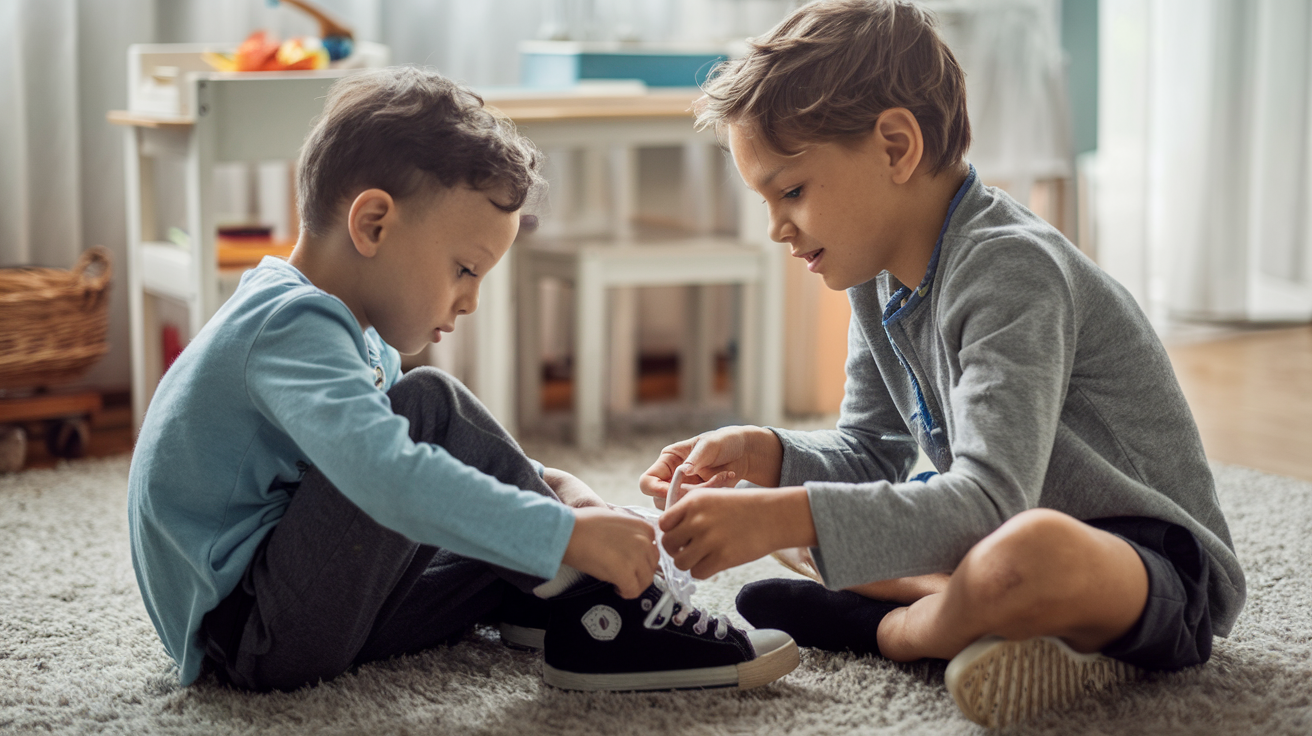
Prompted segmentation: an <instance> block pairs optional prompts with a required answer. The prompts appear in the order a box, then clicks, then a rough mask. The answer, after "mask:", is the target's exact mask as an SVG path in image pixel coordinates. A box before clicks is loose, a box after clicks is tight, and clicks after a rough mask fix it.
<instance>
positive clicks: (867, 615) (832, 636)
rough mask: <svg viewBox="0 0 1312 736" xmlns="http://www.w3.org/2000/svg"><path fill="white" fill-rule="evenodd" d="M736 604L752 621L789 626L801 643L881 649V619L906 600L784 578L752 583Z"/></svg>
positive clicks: (856, 649) (758, 624)
mask: <svg viewBox="0 0 1312 736" xmlns="http://www.w3.org/2000/svg"><path fill="white" fill-rule="evenodd" d="M737 604H738V612H739V613H740V614H742V617H743V618H745V619H747V620H748V621H749V622H751V624H752V625H753V626H755V627H756V628H758V629H780V630H782V631H785V632H787V633H788V634H789V636H792V637H793V640H794V641H796V642H797V643H798V645H799V646H804V647H815V648H816V649H824V650H826V651H830V652H844V651H850V652H856V653H858V654H879V641H878V632H879V622H880V621H883V620H884V616H885V615H887V614H888V612H889V611H892V610H893V609H894V608H901V607H902V606H904V605H906V604H903V603H893V602H891V601H877V600H874V599H872V598H866V597H865V596H862V595H857V594H856V593H853V592H851V591H848V590H829V589H828V588H826V587H824V586H823V585H820V584H819V583H816V582H813V581H810V580H785V579H783V578H775V579H772V580H760V581H757V582H755V583H748V584H747V585H745V586H743V589H742V590H741V591H739V593H738V601H737Z"/></svg>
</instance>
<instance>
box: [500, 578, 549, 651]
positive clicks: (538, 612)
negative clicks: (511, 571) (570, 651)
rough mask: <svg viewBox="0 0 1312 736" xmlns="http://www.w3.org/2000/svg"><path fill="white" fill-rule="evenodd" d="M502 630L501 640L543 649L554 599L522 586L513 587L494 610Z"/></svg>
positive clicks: (520, 647) (521, 646) (534, 648)
mask: <svg viewBox="0 0 1312 736" xmlns="http://www.w3.org/2000/svg"><path fill="white" fill-rule="evenodd" d="M492 616H493V620H495V621H497V625H498V628H499V629H500V630H501V643H502V644H505V645H506V646H508V647H510V648H511V649H528V650H532V651H539V650H541V649H542V641H543V639H544V638H545V637H546V635H547V621H548V620H549V619H550V616H551V602H550V601H547V600H543V599H542V598H539V597H537V596H536V595H533V594H532V593H524V592H521V591H519V590H511V592H509V593H508V594H506V600H505V601H503V602H502V604H501V605H500V606H499V607H498V608H497V610H496V611H494V612H493V614H492Z"/></svg>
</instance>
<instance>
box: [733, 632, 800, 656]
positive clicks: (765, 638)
mask: <svg viewBox="0 0 1312 736" xmlns="http://www.w3.org/2000/svg"><path fill="white" fill-rule="evenodd" d="M743 633H745V634H747V640H748V641H750V642H751V643H752V649H755V650H756V656H758V657H761V656H764V655H766V654H769V653H770V652H773V651H775V650H777V649H779V648H781V647H786V646H788V645H789V644H791V643H792V642H793V637H791V636H789V635H788V634H787V633H785V632H783V631H780V630H778V629H751V630H749V631H745V632H743Z"/></svg>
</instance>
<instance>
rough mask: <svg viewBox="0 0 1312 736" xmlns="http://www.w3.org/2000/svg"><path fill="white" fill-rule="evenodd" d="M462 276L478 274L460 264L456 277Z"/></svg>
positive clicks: (475, 275)
mask: <svg viewBox="0 0 1312 736" xmlns="http://www.w3.org/2000/svg"><path fill="white" fill-rule="evenodd" d="M463 276H474V277H477V276H478V274H476V273H474V272H473V271H470V270H469V269H467V268H465V267H464V266H461V267H460V271H459V272H458V273H456V278H461V277H463Z"/></svg>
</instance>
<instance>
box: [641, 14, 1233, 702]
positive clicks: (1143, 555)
mask: <svg viewBox="0 0 1312 736" xmlns="http://www.w3.org/2000/svg"><path fill="white" fill-rule="evenodd" d="M705 91H706V95H707V96H706V97H705V98H703V100H702V101H701V103H700V107H699V110H700V122H701V123H702V124H704V125H712V126H715V127H716V128H717V129H718V130H719V132H720V133H721V134H722V135H723V137H725V138H726V139H727V142H728V147H729V149H730V152H731V153H732V156H733V159H734V163H735V164H736V165H737V168H738V171H739V173H740V174H741V175H742V177H743V179H744V181H745V182H746V183H747V185H748V186H750V187H751V188H753V189H754V190H755V191H757V192H758V193H760V195H761V196H762V197H764V199H765V201H766V203H767V205H768V208H769V213H770V235H771V237H772V239H773V240H775V241H778V242H782V243H786V244H788V245H789V246H790V248H791V250H792V254H793V255H794V256H796V257H799V258H802V259H804V260H806V262H807V268H808V269H809V270H810V271H812V272H813V273H816V274H818V275H819V276H820V277H821V278H823V279H824V282H825V284H826V285H827V286H828V287H829V288H831V289H843V290H846V291H847V294H848V298H849V300H850V302H851V305H852V319H851V325H850V330H849V338H848V360H847V366H846V370H847V384H846V386H845V395H844V399H843V403H842V408H841V414H840V417H839V420H838V424H837V427H836V428H835V429H833V430H825V431H817V432H799V431H788V430H782V429H773V428H771V429H765V428H759V427H729V428H725V429H720V430H717V431H714V432H709V433H707V434H704V435H702V436H700V437H696V438H692V439H690V440H686V441H684V442H680V443H676V444H674V445H672V446H670V447H668V448H666V449H665V450H664V451H663V452H662V454H661V456H660V458H659V459H658V460H657V461H656V463H655V464H654V465H653V466H652V468H651V469H650V470H648V471H647V473H646V474H645V475H644V477H643V479H642V481H641V486H642V489H643V491H644V492H646V493H648V494H649V495H652V496H655V497H656V498H657V500H658V504H659V505H663V504H660V503H659V502H660V501H662V500H663V498H664V496H665V494H666V493H667V492H668V487H669V482H670V480H671V478H672V475H673V474H674V472H675V470H676V468H679V467H680V466H682V467H683V470H684V472H685V477H687V478H689V479H690V480H691V481H692V482H693V483H694V484H696V483H701V484H703V485H709V484H711V483H710V480H711V478H712V477H713V476H720V475H723V474H732V475H733V477H734V478H736V479H741V480H745V481H749V482H750V483H751V484H754V485H756V486H761V487H762V488H755V489H744V488H739V489H732V490H729V489H725V490H720V489H701V490H693V491H692V492H690V493H688V494H686V495H685V496H683V497H682V498H681V499H680V500H679V501H678V503H677V504H675V505H674V506H673V507H672V508H670V509H669V510H667V511H666V513H665V515H664V517H663V519H662V521H661V527H662V529H663V530H664V537H663V542H664V545H665V547H666V548H667V549H668V550H669V551H670V552H671V553H672V554H674V555H675V558H674V559H675V563H676V565H677V566H678V567H680V568H683V569H690V570H691V571H692V573H693V574H694V575H695V576H697V577H706V576H709V575H712V574H714V573H716V572H718V571H720V570H723V569H725V568H728V567H731V566H733V565H737V564H741V563H743V562H746V561H748V560H752V559H755V558H757V557H760V556H762V555H764V554H767V553H771V552H775V551H779V550H787V549H790V548H808V549H803V550H802V551H801V554H796V555H795V556H794V558H793V559H795V560H796V564H797V565H798V567H800V568H801V569H802V570H803V571H806V572H809V573H810V574H812V575H814V576H815V577H816V578H817V579H819V580H822V581H823V583H824V586H822V585H820V584H817V583H813V582H810V581H785V580H772V581H763V582H759V583H755V584H752V585H750V586H748V587H747V588H745V589H744V590H743V591H742V592H741V593H740V595H739V598H738V609H739V611H740V612H741V613H742V614H743V616H744V617H745V618H747V620H749V621H751V622H752V623H753V624H755V625H758V626H774V627H777V628H780V629H782V630H784V631H787V632H788V633H790V634H792V635H793V637H794V638H795V639H796V640H797V642H798V643H799V644H802V645H810V646H818V647H823V648H826V649H836V650H842V649H850V650H856V651H861V652H872V653H882V654H883V655H884V656H887V657H889V658H891V659H894V660H898V661H909V660H915V659H920V658H923V657H934V658H942V659H950V660H952V661H951V663H950V664H949V667H948V670H947V684H948V688H949V690H950V691H951V693H952V695H953V697H954V699H956V701H957V703H958V704H959V705H960V706H961V708H962V710H963V711H964V712H965V713H966V715H967V716H969V717H970V718H972V719H974V720H976V721H978V722H980V723H983V724H986V725H1003V724H1005V723H1008V722H1011V721H1014V720H1017V719H1019V718H1021V717H1023V716H1025V715H1027V714H1031V713H1033V712H1035V711H1036V710H1037V709H1040V708H1042V707H1046V706H1049V705H1052V704H1055V703H1060V702H1064V701H1065V700H1067V699H1068V698H1070V697H1072V696H1074V695H1075V694H1077V693H1080V692H1083V691H1084V690H1085V689H1089V688H1093V687H1096V686H1099V685H1102V684H1105V683H1107V682H1109V681H1115V680H1117V679H1121V678H1125V677H1129V676H1132V675H1133V674H1134V673H1135V670H1133V669H1132V668H1131V667H1129V666H1127V665H1132V666H1133V667H1137V668H1143V669H1156V670H1162V669H1175V668H1180V667H1186V666H1190V665H1196V664H1200V663H1202V662H1205V661H1206V660H1207V658H1208V656H1209V654H1210V651H1211V642H1212V637H1213V635H1214V634H1215V635H1220V636H1224V635H1225V634H1226V633H1227V632H1228V631H1229V630H1230V628H1231V626H1232V625H1233V624H1234V621H1235V618H1236V617H1237V616H1238V614H1239V611H1240V609H1241V607H1242V606H1243V603H1244V597H1245V593H1244V591H1245V588H1244V576H1243V571H1242V570H1241V568H1240V566H1239V562H1238V560H1237V559H1236V557H1235V554H1234V548H1233V545H1232V543H1231V540H1230V534H1229V530H1228V528H1227V526H1226V522H1225V518H1224V516H1223V515H1222V513H1221V510H1220V508H1219V507H1218V504H1217V499H1216V495H1215V492H1214V488H1213V482H1212V476H1211V473H1210V471H1209V469H1208V466H1207V462H1206V459H1205V457H1204V455H1203V449H1202V445H1201V443H1200V441H1199V437H1198V432H1197V429H1196V428H1195V425H1194V423H1193V419H1192V416H1191V415H1190V413H1189V409H1188V407H1187V406H1186V404H1185V401H1184V397H1183V396H1182V394H1181V392H1180V389H1179V387H1178V385H1177V383H1176V380H1175V377H1174V374H1173V372H1172V369H1171V364H1170V362H1169V361H1168V359H1167V356H1166V353H1165V351H1164V350H1163V349H1162V346H1161V344H1160V342H1159V341H1158V339H1157V338H1156V336H1155V334H1154V332H1153V329H1152V327H1151V325H1150V324H1149V323H1148V320H1147V319H1146V318H1145V317H1144V315H1143V313H1142V312H1141V311H1140V310H1139V308H1138V307H1137V306H1136V304H1135V302H1134V300H1133V299H1132V298H1131V297H1130V296H1129V294H1128V293H1127V292H1126V291H1125V290H1124V289H1123V288H1121V287H1120V286H1119V285H1118V284H1117V283H1116V282H1115V281H1113V280H1112V279H1111V278H1109V277H1108V276H1107V275H1106V274H1105V273H1103V272H1102V271H1101V270H1099V269H1098V268H1097V266H1095V265H1094V264H1093V263H1092V262H1091V261H1090V260H1088V259H1087V258H1086V257H1084V256H1083V255H1082V254H1081V253H1080V252H1079V251H1078V250H1076V249H1075V248H1074V247H1073V246H1072V245H1071V244H1070V243H1069V242H1068V241H1067V240H1066V239H1065V238H1064V237H1062V235H1061V233H1059V232H1058V231H1057V230H1055V229H1054V228H1052V227H1051V226H1049V225H1048V224H1047V223H1045V222H1043V221H1042V220H1041V219H1039V218H1038V217H1036V216H1035V215H1033V214H1032V213H1030V212H1029V211H1028V210H1026V209H1025V208H1024V207H1023V206H1021V205H1020V204H1017V203H1016V202H1015V201H1014V200H1012V199H1011V198H1010V197H1008V196H1007V195H1006V194H1005V193H1004V192H1002V191H1000V190H998V189H994V188H991V187H987V186H984V185H983V184H982V183H981V182H980V179H979V176H978V174H977V173H976V172H975V170H974V168H973V167H972V166H971V165H970V164H968V163H967V162H966V161H965V158H964V155H965V152H966V150H967V148H968V147H969V143H970V128H969V122H968V120H967V115H966V101H965V86H964V76H963V74H962V72H961V69H960V68H959V66H958V65H957V62H956V60H955V59H954V58H953V56H952V53H951V51H949V50H948V48H947V46H946V45H945V44H944V43H943V41H942V40H941V39H940V38H939V36H938V34H937V32H936V30H935V28H934V23H933V20H932V18H931V17H930V16H929V15H928V14H927V13H926V11H925V10H923V9H921V8H919V7H917V6H915V5H914V4H912V3H909V2H902V1H893V0H830V1H827V2H817V3H812V4H809V5H806V6H804V7H802V8H801V9H799V10H797V11H796V12H795V13H794V14H792V15H791V16H790V17H789V18H788V19H786V20H785V21H783V22H782V23H781V24H780V25H779V26H778V27H776V28H775V29H774V30H773V31H772V32H771V33H769V34H767V36H766V37H764V38H762V39H758V40H756V41H755V42H754V43H753V46H752V48H751V49H750V50H749V52H748V53H747V55H746V56H745V57H743V58H741V59H735V60H733V61H731V62H727V63H726V64H725V65H724V66H722V67H721V68H720V69H719V71H718V72H717V73H716V74H714V75H713V78H712V80H711V81H709V82H708V84H707V85H706V89H705ZM917 446H918V447H919V449H920V450H923V451H924V452H925V453H926V454H927V455H928V457H929V459H930V460H931V461H932V462H933V464H934V466H935V467H936V469H937V470H938V473H937V474H932V473H931V474H926V475H925V476H917V477H916V478H908V474H909V471H910V470H911V468H912V465H913V464H914V462H915V459H916V455H917ZM825 586H827V587H825ZM844 589H846V590H844ZM1099 652H1101V654H1098V653H1099Z"/></svg>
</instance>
